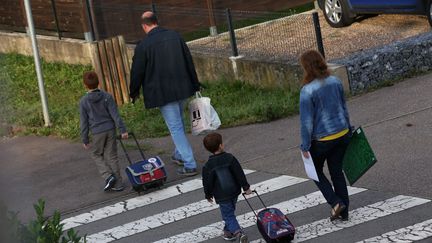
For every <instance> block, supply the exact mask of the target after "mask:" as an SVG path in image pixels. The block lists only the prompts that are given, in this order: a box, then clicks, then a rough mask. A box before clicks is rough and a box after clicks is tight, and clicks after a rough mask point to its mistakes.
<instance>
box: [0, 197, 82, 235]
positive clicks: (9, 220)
mask: <svg viewBox="0 0 432 243" xmlns="http://www.w3.org/2000/svg"><path fill="white" fill-rule="evenodd" d="M33 207H34V209H35V211H36V215H37V216H36V219H35V220H32V221H30V223H29V224H28V225H24V224H22V223H21V222H20V221H19V220H18V217H17V215H18V214H17V213H14V212H10V211H8V210H7V209H6V206H4V205H3V204H1V205H0V230H1V232H0V240H1V242H8V243H18V242H20V243H35V242H36V243H79V242H87V241H86V237H85V236H84V237H80V236H78V234H77V232H75V231H74V230H73V229H69V230H68V231H67V232H66V235H64V233H63V224H61V223H60V213H59V212H58V211H55V212H54V215H53V216H52V217H50V218H49V217H45V216H44V211H45V201H44V200H42V199H39V201H38V203H37V204H34V205H33Z"/></svg>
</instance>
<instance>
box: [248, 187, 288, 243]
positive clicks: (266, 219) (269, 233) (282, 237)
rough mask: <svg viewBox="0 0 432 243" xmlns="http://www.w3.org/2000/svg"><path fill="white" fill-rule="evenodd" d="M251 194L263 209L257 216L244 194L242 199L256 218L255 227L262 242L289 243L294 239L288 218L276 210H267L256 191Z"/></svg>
mask: <svg viewBox="0 0 432 243" xmlns="http://www.w3.org/2000/svg"><path fill="white" fill-rule="evenodd" d="M253 192H254V193H256V195H257V196H258V198H259V200H260V201H261V203H262V205H264V209H263V210H261V211H259V212H258V214H257V213H256V212H255V210H254V209H253V207H252V206H251V204H250V202H249V200H248V199H247V198H246V196H245V194H244V193H243V197H244V198H245V200H246V202H247V204H248V205H249V207H250V208H251V209H252V211H253V212H254V214H255V216H256V218H257V227H258V230H259V232H260V233H261V235H262V237H263V238H264V240H265V241H266V242H271V243H273V242H291V240H292V239H294V234H295V227H294V225H293V224H292V223H291V221H290V220H289V219H288V217H287V216H286V215H284V214H283V213H282V212H281V211H280V210H279V209H277V208H267V206H266V205H265V204H264V202H263V200H262V199H261V197H260V195H259V194H258V193H257V191H255V190H253Z"/></svg>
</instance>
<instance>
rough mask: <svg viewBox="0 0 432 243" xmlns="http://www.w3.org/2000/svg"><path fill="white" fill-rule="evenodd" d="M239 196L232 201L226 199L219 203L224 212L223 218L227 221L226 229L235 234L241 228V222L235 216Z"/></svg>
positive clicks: (222, 212)
mask: <svg viewBox="0 0 432 243" xmlns="http://www.w3.org/2000/svg"><path fill="white" fill-rule="evenodd" d="M236 203H237V197H236V198H234V199H232V200H231V201H224V202H221V203H219V208H220V211H221V214H222V219H223V221H224V222H225V227H224V231H229V232H231V233H232V234H235V233H237V232H239V231H240V230H241V228H240V225H239V223H238V222H237V219H236V216H235V209H236Z"/></svg>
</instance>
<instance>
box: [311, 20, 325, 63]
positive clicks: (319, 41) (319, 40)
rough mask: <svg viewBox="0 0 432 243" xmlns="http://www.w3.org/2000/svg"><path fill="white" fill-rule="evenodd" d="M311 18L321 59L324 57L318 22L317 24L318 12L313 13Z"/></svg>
mask: <svg viewBox="0 0 432 243" xmlns="http://www.w3.org/2000/svg"><path fill="white" fill-rule="evenodd" d="M312 17H313V23H314V27H315V36H316V40H317V46H318V51H319V52H320V53H321V55H323V57H325V53H324V44H323V40H322V35H321V27H320V22H319V18H318V12H313V13H312Z"/></svg>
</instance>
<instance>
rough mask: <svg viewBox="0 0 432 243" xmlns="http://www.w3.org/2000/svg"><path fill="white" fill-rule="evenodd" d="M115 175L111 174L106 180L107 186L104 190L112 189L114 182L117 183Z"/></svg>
mask: <svg viewBox="0 0 432 243" xmlns="http://www.w3.org/2000/svg"><path fill="white" fill-rule="evenodd" d="M115 181H116V179H115V177H114V176H113V175H110V176H109V177H108V178H107V179H106V180H105V187H104V191H108V190H109V189H111V188H112V187H113V186H114V184H115Z"/></svg>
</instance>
